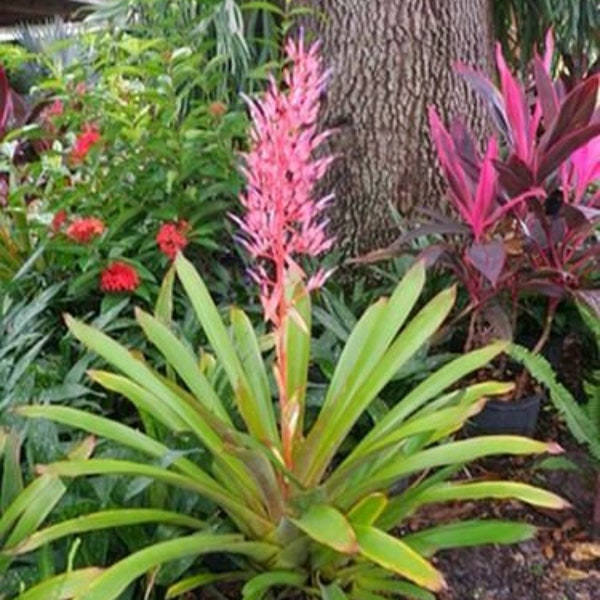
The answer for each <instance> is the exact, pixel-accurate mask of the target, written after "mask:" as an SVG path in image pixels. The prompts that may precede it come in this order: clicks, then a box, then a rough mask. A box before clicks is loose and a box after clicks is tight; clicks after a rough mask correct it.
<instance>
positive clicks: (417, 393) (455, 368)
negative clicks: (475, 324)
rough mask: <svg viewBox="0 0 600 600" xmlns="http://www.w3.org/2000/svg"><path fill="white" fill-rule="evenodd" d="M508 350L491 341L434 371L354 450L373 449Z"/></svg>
mask: <svg viewBox="0 0 600 600" xmlns="http://www.w3.org/2000/svg"><path fill="white" fill-rule="evenodd" d="M505 349H506V343H503V342H500V343H496V344H491V345H489V346H486V347H485V348H482V349H480V350H475V351H473V352H469V353H468V354H465V355H463V356H461V357H459V358H457V359H455V360H453V361H451V362H449V363H448V364H446V365H444V366H443V367H442V368H441V369H439V370H438V371H436V372H435V373H433V374H431V375H430V376H429V377H427V379H425V381H423V382H421V383H420V384H419V385H418V386H417V387H416V388H415V389H414V390H412V391H411V392H410V393H409V394H408V395H407V396H405V397H404V398H403V399H402V400H401V401H400V402H399V403H398V404H397V405H396V406H394V408H392V410H391V411H390V412H389V413H388V414H387V415H386V416H385V417H384V418H383V419H382V420H381V421H380V422H379V423H378V424H377V426H376V427H374V428H373V430H372V431H370V432H369V433H368V434H367V435H366V436H365V437H364V438H363V439H362V440H361V442H360V443H359V444H358V446H357V447H356V448H355V449H354V451H353V453H355V454H359V453H361V452H362V451H363V450H365V449H366V448H369V447H370V446H372V445H373V444H375V443H376V442H378V441H379V440H380V439H381V437H382V436H383V435H385V434H388V433H389V432H391V431H393V430H394V429H395V428H396V427H398V426H399V425H400V423H402V421H404V419H406V417H407V416H408V415H410V414H411V413H413V412H415V411H416V410H417V409H419V408H420V407H421V406H424V405H425V404H426V403H427V402H429V401H430V400H431V399H432V398H435V397H436V396H437V395H438V394H440V393H442V392H443V391H444V390H445V389H446V388H448V387H450V386H451V385H453V384H455V383H456V382H457V381H460V380H461V379H462V378H463V377H465V376H466V375H468V374H469V373H472V372H473V371H477V370H478V369H480V368H482V367H483V366H485V365H487V364H488V363H489V362H490V361H491V360H492V359H493V358H495V357H496V356H498V354H500V353H501V352H503V351H504V350H505Z"/></svg>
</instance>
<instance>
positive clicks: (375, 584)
mask: <svg viewBox="0 0 600 600" xmlns="http://www.w3.org/2000/svg"><path fill="white" fill-rule="evenodd" d="M356 585H357V586H358V587H359V588H362V589H364V590H367V591H372V592H384V593H386V594H399V595H400V596H402V597H403V598H404V597H406V598H415V599H416V600H435V596H434V595H433V594H432V593H431V592H428V591H427V590H424V589H422V588H420V587H417V586H416V585H413V584H412V583H408V582H406V581H398V580H397V579H391V578H386V579H382V578H379V577H367V576H360V577H357V578H356Z"/></svg>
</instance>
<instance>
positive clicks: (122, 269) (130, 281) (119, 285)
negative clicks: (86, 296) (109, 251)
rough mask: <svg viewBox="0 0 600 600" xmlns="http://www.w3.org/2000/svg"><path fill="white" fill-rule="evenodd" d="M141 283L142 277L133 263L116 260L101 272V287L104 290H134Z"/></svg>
mask: <svg viewBox="0 0 600 600" xmlns="http://www.w3.org/2000/svg"><path fill="white" fill-rule="evenodd" d="M139 284H140V277H139V275H138V273H137V271H136V270H135V269H134V267H132V266H131V265H128V264H127V263H124V262H121V261H118V260H116V261H114V262H112V263H111V264H110V265H108V267H106V269H104V271H102V273H101V274H100V289H101V290H102V291H103V292H108V293H111V292H113V293H115V292H133V291H134V290H135V289H136V288H137V287H138V285H139Z"/></svg>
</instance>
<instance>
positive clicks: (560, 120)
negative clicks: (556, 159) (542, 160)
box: [539, 75, 600, 152]
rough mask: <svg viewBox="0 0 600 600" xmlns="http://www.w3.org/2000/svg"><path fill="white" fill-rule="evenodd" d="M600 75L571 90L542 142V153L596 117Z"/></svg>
mask: <svg viewBox="0 0 600 600" xmlns="http://www.w3.org/2000/svg"><path fill="white" fill-rule="evenodd" d="M599 85H600V75H596V76H594V77H589V78H588V79H586V80H584V81H583V82H582V83H580V84H579V85H578V86H577V87H576V88H575V89H573V90H571V91H570V92H569V94H567V96H566V98H565V99H564V100H563V102H562V104H561V106H560V110H559V111H558V114H557V115H556V117H555V119H554V122H553V123H552V125H551V126H550V128H549V130H548V131H547V132H546V133H545V134H544V135H543V136H542V139H541V140H540V146H539V148H540V152H546V151H549V150H550V149H552V147H553V146H554V145H555V144H557V143H558V142H559V141H560V140H562V139H563V138H564V137H565V136H567V135H569V133H571V132H573V131H575V130H579V129H582V128H584V127H586V125H588V124H589V123H590V121H591V120H592V117H593V116H594V111H595V110H596V102H597V98H598V87H599Z"/></svg>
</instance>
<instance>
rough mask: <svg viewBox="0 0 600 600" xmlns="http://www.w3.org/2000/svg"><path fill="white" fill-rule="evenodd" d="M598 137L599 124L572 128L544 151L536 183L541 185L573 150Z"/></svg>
mask: <svg viewBox="0 0 600 600" xmlns="http://www.w3.org/2000/svg"><path fill="white" fill-rule="evenodd" d="M597 135H600V122H599V123H592V124H591V125H588V126H587V127H581V128H580V129H576V128H572V129H571V130H570V131H569V133H566V134H565V135H563V136H562V137H561V138H560V140H559V141H558V142H556V143H555V144H553V145H552V147H550V148H549V150H548V151H546V152H545V153H544V154H543V156H542V158H541V160H540V164H539V167H538V171H537V176H536V183H542V182H543V181H544V179H546V177H548V175H550V174H551V173H553V172H554V171H555V170H556V169H558V167H560V165H561V164H562V163H563V162H564V161H565V160H566V159H567V158H569V156H571V154H573V152H575V150H577V149H578V148H581V147H582V146H583V145H584V144H587V143H588V142H589V141H590V140H591V139H592V138H594V137H596V136H597Z"/></svg>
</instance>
